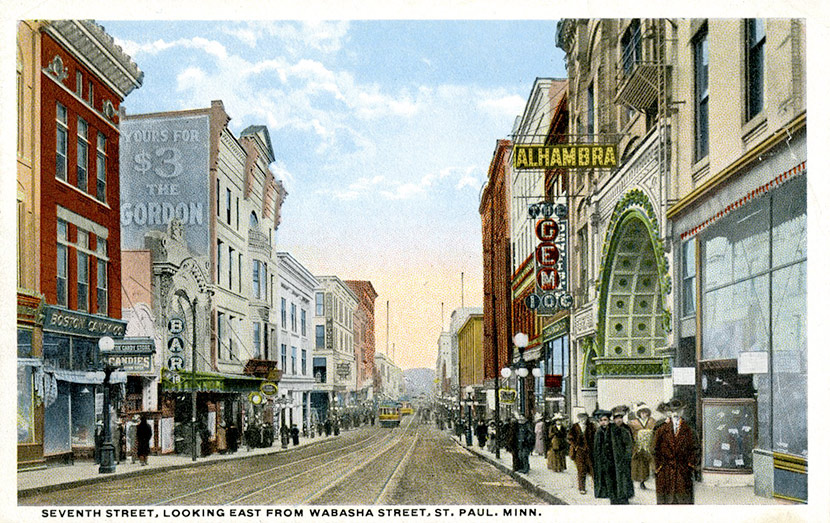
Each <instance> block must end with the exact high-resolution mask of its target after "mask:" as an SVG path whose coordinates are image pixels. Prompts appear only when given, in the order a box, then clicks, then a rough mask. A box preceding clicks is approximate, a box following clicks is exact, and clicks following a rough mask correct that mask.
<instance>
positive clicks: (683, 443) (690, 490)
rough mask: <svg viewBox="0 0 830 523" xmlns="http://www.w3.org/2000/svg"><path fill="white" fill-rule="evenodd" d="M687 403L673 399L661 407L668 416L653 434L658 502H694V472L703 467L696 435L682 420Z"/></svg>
mask: <svg viewBox="0 0 830 523" xmlns="http://www.w3.org/2000/svg"><path fill="white" fill-rule="evenodd" d="M685 406H686V405H685V403H683V401H682V400H680V399H677V398H675V399H672V400H671V401H669V402H668V403H664V404H661V405H660V406H659V407H658V410H660V411H661V412H665V413H666V415H667V416H668V418H667V419H666V422H665V423H663V424H662V425H660V426H659V427H658V428H657V430H656V431H655V433H654V464H655V471H656V476H657V479H656V485H657V503H658V504H660V505H662V504H693V503H694V502H695V501H694V474H695V471H696V469H697V467H699V466H700V446H699V445H698V443H697V434H695V431H694V429H692V427H690V426H689V424H688V423H687V422H686V420H685V419H683V417H682V416H683V410H684V408H685Z"/></svg>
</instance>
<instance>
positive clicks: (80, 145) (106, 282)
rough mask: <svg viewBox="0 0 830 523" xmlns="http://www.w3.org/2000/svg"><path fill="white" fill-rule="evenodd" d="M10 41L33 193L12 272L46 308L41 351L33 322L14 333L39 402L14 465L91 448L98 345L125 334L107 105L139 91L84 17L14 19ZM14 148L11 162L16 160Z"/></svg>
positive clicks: (113, 109) (115, 123)
mask: <svg viewBox="0 0 830 523" xmlns="http://www.w3.org/2000/svg"><path fill="white" fill-rule="evenodd" d="M18 46H19V48H18V51H19V54H18V56H19V59H22V61H23V62H28V64H26V65H22V66H21V65H19V66H18V71H19V79H20V80H22V82H19V87H22V91H23V93H25V96H24V98H23V101H24V103H25V105H26V106H27V107H22V108H21V107H19V108H18V110H19V111H20V112H21V119H20V122H27V118H26V115H28V116H31V119H30V120H28V123H22V124H19V126H20V127H21V129H20V136H21V138H22V139H23V140H22V142H21V143H22V144H24V145H25V147H24V149H25V150H26V151H28V152H29V153H33V155H32V156H31V157H30V162H29V163H28V164H27V168H26V169H25V172H26V176H25V177H26V178H28V179H29V180H30V184H27V185H24V187H26V186H28V188H29V189H32V190H33V189H34V187H35V186H39V192H34V191H33V192H31V193H29V194H30V196H27V197H24V198H22V201H23V202H24V203H23V207H24V209H23V212H22V213H21V217H22V218H23V224H22V227H21V229H20V236H21V239H20V245H21V246H24V247H25V252H24V251H21V253H20V264H19V267H26V266H28V269H27V271H26V272H29V273H30V274H31V273H36V274H38V275H39V281H33V279H32V278H30V280H32V281H29V282H27V285H26V287H27V288H28V289H30V290H33V291H35V294H40V295H42V296H43V301H44V303H45V307H44V308H43V310H42V312H43V325H42V332H43V336H42V348H41V347H39V346H38V345H39V344H40V340H39V339H38V338H39V337H40V336H39V326H37V327H38V328H34V329H32V328H23V329H21V330H20V331H19V335H18V356H22V357H26V358H28V361H29V363H30V364H27V365H25V366H24V368H28V369H31V370H29V371H27V372H26V375H25V376H24V380H25V381H26V384H25V385H27V387H26V388H25V389H24V390H27V391H29V390H31V391H32V393H31V395H30V396H31V397H32V398H35V397H37V398H38V401H37V402H39V401H42V402H43V409H42V413H43V414H42V415H43V432H42V438H41V437H39V434H38V430H37V429H35V430H34V432H32V431H26V430H24V431H23V432H21V430H20V429H21V424H20V423H18V441H19V443H23V444H28V445H27V446H24V447H21V448H20V455H19V460H20V461H21V462H25V463H32V462H38V461H42V460H46V459H62V458H65V459H71V458H72V457H73V456H76V457H77V456H85V455H91V454H92V449H93V447H94V440H93V434H94V430H95V421H96V417H97V416H100V415H101V412H99V410H100V407H99V406H97V405H98V404H99V402H96V396H98V395H99V394H101V390H100V387H99V385H100V384H101V383H102V380H103V373H100V372H98V373H96V372H93V371H97V370H99V369H100V367H101V364H102V361H101V358H100V354H99V351H98V340H99V339H100V338H101V337H103V336H110V337H112V338H116V339H118V338H122V337H123V335H124V328H125V324H124V322H123V321H121V320H120V317H121V288H120V281H121V273H120V270H121V247H120V243H121V241H120V227H119V162H118V156H119V114H118V109H119V107H120V104H121V102H122V101H123V100H124V98H125V97H126V96H127V95H128V94H129V93H130V92H131V91H132V90H133V89H135V88H137V87H140V86H141V83H142V79H143V73H142V72H141V71H140V70H139V69H138V67H137V66H136V65H135V63H133V62H132V61H131V59H130V57H129V56H127V55H126V54H124V53H123V51H122V50H121V49H120V48H119V47H117V46H116V45H115V44H114V43H113V40H112V37H110V36H109V35H108V34H107V33H106V31H105V30H104V28H103V27H101V26H100V25H98V24H96V23H94V22H92V21H87V20H84V21H77V20H60V21H48V22H21V23H20V25H19V26H18ZM24 50H25V51H24ZM30 60H31V62H29V61H30ZM33 68H34V69H33ZM32 72H34V73H35V74H34V75H32V74H31V73H32ZM21 83H22V85H20V84H21ZM28 125H31V126H32V127H31V128H29V127H28ZM23 127H25V128H26V129H25V131H24V129H23ZM35 151H37V152H35ZM22 152H23V151H22V150H21V149H19V150H18V153H19V157H25V156H26V154H22ZM35 158H40V163H37V160H35ZM19 165H21V164H19ZM21 172H23V171H21V169H19V173H18V174H19V176H18V178H19V179H20V174H21ZM20 201H21V199H19V202H20ZM20 205H21V204H20V203H19V204H18V206H19V208H20ZM32 238H36V240H35V241H34V242H32ZM31 305H34V302H32V304H31ZM19 379H20V373H19ZM118 379H122V380H123V376H118V377H116V381H117V380H118ZM29 383H31V385H29ZM21 385H23V384H21ZM29 387H31V388H29ZM37 402H35V403H37ZM19 414H24V415H26V416H29V415H30V414H31V412H30V410H23V411H21V412H19ZM18 418H19V419H21V417H20V416H18ZM24 419H25V418H24ZM31 421H32V420H31V418H29V419H28V420H27V421H25V422H24V424H23V425H24V427H22V428H24V429H25V425H27V424H28V423H30V422H31ZM24 432H28V434H23V433H24ZM23 440H27V441H23Z"/></svg>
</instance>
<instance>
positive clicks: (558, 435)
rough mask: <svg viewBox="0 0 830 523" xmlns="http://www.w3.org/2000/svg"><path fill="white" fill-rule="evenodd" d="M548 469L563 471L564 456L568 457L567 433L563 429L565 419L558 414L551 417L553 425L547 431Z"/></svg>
mask: <svg viewBox="0 0 830 523" xmlns="http://www.w3.org/2000/svg"><path fill="white" fill-rule="evenodd" d="M548 440H549V441H550V445H549V447H550V448H549V449H548V468H549V469H550V470H552V471H554V472H563V471H564V470H565V456H567V455H568V431H567V429H566V428H565V417H564V416H562V414H560V413H558V412H557V413H556V414H554V416H553V423H551V425H550V428H549V429H548Z"/></svg>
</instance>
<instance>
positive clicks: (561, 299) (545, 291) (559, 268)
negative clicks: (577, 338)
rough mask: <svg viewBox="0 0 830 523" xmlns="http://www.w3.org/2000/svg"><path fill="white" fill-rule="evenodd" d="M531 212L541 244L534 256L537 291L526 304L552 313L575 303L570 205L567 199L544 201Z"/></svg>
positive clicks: (542, 311) (530, 208)
mask: <svg viewBox="0 0 830 523" xmlns="http://www.w3.org/2000/svg"><path fill="white" fill-rule="evenodd" d="M527 212H528V216H529V217H530V218H531V219H532V220H536V228H535V231H536V238H537V239H538V240H539V243H538V245H537V246H536V251H535V253H534V256H533V261H534V265H535V274H534V275H535V292H534V293H532V294H530V295H528V296H527V297H526V298H525V305H526V306H527V308H528V309H531V310H533V311H534V312H535V313H536V314H537V315H546V316H550V315H553V314H556V313H557V312H558V311H560V310H563V309H569V308H570V307H571V306H572V305H573V297H572V296H571V295H570V294H569V293H568V292H567V291H568V283H567V282H568V278H567V276H568V274H567V250H568V244H567V239H568V208H567V206H566V205H565V203H563V202H560V203H554V202H540V203H535V204H532V205H530V206H529V207H528V210H527ZM540 215H541V216H540ZM537 218H539V219H538V220H537Z"/></svg>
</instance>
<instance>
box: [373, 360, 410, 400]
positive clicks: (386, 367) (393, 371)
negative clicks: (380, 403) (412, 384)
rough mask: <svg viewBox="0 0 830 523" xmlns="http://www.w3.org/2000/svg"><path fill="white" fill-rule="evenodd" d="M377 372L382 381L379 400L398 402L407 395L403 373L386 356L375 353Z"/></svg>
mask: <svg viewBox="0 0 830 523" xmlns="http://www.w3.org/2000/svg"><path fill="white" fill-rule="evenodd" d="M375 371H376V372H377V373H378V379H379V381H380V386H379V387H378V388H379V393H378V399H380V400H383V399H391V400H397V399H399V398H400V397H401V396H402V395H404V394H405V393H406V387H405V384H404V379H403V371H402V370H401V369H400V368H399V367H398V366H397V365H395V363H394V362H393V361H392V360H391V359H389V357H387V356H386V354H383V353H381V352H378V353H375Z"/></svg>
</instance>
